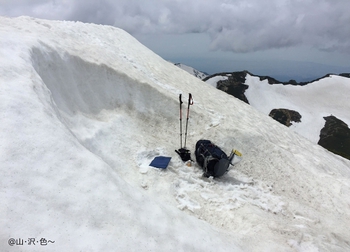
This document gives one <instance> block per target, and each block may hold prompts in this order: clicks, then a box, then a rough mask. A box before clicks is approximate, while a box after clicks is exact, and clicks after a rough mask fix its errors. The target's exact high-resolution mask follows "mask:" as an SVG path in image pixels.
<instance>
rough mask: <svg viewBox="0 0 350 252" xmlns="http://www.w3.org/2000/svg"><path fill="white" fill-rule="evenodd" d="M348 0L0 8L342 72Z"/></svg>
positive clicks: (300, 68)
mask: <svg viewBox="0 0 350 252" xmlns="http://www.w3.org/2000/svg"><path fill="white" fill-rule="evenodd" d="M349 9H350V1H348V0H303V1H302V0H245V1H244V0H148V1H140V0H51V1H50V0H33V1H27V0H11V1H10V0H8V1H6V0H5V1H3V0H2V1H1V5H0V15H3V16H10V17H16V16H20V15H28V16H32V17H37V18H45V19H55V20H72V21H82V22H88V23H97V24H106V25H113V26H116V27H119V28H122V29H124V30H126V31H127V32H129V33H130V34H132V35H133V36H134V37H136V38H137V39H138V40H139V41H140V42H142V43H143V44H144V45H146V46H147V47H149V48H150V49H152V50H153V51H154V52H156V53H157V54H159V55H160V56H161V57H163V58H164V59H166V60H169V61H172V62H174V63H177V62H180V63H183V64H186V65H189V66H192V67H194V68H196V69H198V70H201V71H205V72H208V73H210V74H212V73H216V72H224V71H240V70H248V71H250V72H252V73H254V74H259V75H270V76H272V77H275V78H277V79H280V80H282V81H285V80H289V79H296V80H298V81H304V80H310V79H314V78H318V77H321V76H323V75H325V74H327V73H343V72H350V26H349V24H350V13H349V11H348V10H349Z"/></svg>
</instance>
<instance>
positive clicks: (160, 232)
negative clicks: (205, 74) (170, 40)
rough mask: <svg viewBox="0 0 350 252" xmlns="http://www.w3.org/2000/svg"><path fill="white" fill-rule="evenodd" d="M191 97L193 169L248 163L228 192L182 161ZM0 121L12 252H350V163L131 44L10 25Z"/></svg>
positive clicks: (230, 180) (232, 174)
mask: <svg viewBox="0 0 350 252" xmlns="http://www.w3.org/2000/svg"><path fill="white" fill-rule="evenodd" d="M180 93H182V94H183V97H184V99H183V100H184V107H186V106H187V102H186V97H187V95H188V93H192V95H193V98H194V104H193V106H191V110H190V120H189V131H188V138H187V147H189V148H190V149H191V151H192V158H194V155H193V152H194V145H195V143H196V141H197V140H199V139H202V138H203V139H210V140H212V141H213V142H215V143H216V144H217V145H219V146H220V147H222V149H223V150H224V151H226V152H230V151H231V149H232V148H235V149H238V150H239V151H240V152H241V153H242V154H243V159H242V161H241V162H240V163H238V164H237V165H235V166H233V167H231V168H230V171H229V172H228V173H227V174H225V175H224V176H223V177H221V178H218V179H213V178H209V179H205V178H203V177H202V171H201V170H200V168H199V167H198V166H197V165H196V164H195V162H194V163H192V166H187V165H185V164H184V163H183V162H182V161H181V160H180V158H179V157H178V156H177V154H176V153H175V152H174V150H175V149H178V148H180V146H179V145H180V143H179V106H178V105H179V103H178V96H179V94H180ZM183 114H186V113H185V110H184V113H183ZM0 116H1V118H2V119H1V124H0V169H1V175H2V178H1V180H0V188H1V190H0V200H1V208H0V213H1V214H0V216H1V219H0V226H1V229H0V239H1V241H0V248H1V251H39V250H42V249H45V251H347V250H350V232H349V227H350V211H349V207H350V198H349V197H350V196H349V195H350V180H349V178H350V162H349V161H348V160H345V159H343V158H341V157H338V156H336V155H333V154H332V153H330V152H328V151H326V150H325V149H323V148H322V147H320V146H318V145H316V144H313V143H311V142H310V141H309V140H307V139H305V138H304V137H302V136H300V135H298V134H296V133H294V132H293V131H291V130H288V128H286V127H285V126H283V125H280V124H279V123H278V122H275V121H274V120H273V119H271V118H269V117H268V116H266V115H263V114H262V113H261V112H258V111H256V110H255V109H254V108H253V107H251V106H249V105H246V104H244V103H243V102H241V101H239V100H237V99H235V98H233V97H232V96H228V95H227V94H225V93H224V92H221V91H219V90H217V89H215V88H214V87H212V86H210V85H206V84H205V83H203V82H202V81H201V80H199V79H198V78H195V77H194V76H192V75H190V74H188V73H187V72H185V71H183V70H181V69H180V68H178V67H176V66H174V65H173V64H171V63H169V62H167V61H165V60H163V59H162V58H160V57H159V56H157V55H155V54H154V53H153V52H152V51H150V50H149V49H147V48H146V47H144V46H143V45H141V44H140V43H139V42H138V41H137V40H135V39H134V38H133V37H132V36H130V35H129V34H127V33H126V32H124V31H123V30H120V29H117V28H114V27H110V26H101V25H94V24H83V23H75V22H63V21H46V20H39V19H33V18H29V17H20V18H14V19H10V18H5V17H0ZM158 155H163V156H170V157H172V159H171V162H170V164H169V166H168V168H167V169H166V170H160V169H156V168H152V167H150V166H149V163H150V162H151V160H152V159H153V158H154V157H155V156H158ZM11 238H13V239H17V241H18V239H24V240H25V242H24V244H23V245H16V244H15V245H14V246H10V245H9V241H10V239H11ZM29 238H35V239H36V242H37V243H36V245H33V244H31V245H29V244H28V243H29V242H27V241H28V239H29ZM42 238H44V239H47V240H50V241H54V243H48V244H47V246H46V247H43V246H42V245H40V243H39V242H38V241H39V240H40V239H42ZM11 241H12V240H11ZM38 247H40V249H39V248H38Z"/></svg>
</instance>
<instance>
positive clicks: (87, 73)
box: [31, 44, 175, 120]
mask: <svg viewBox="0 0 350 252" xmlns="http://www.w3.org/2000/svg"><path fill="white" fill-rule="evenodd" d="M31 58H32V61H33V66H34V69H35V70H36V72H37V73H38V74H39V76H40V77H41V79H42V80H43V82H44V83H45V85H46V86H47V88H48V89H49V90H50V91H51V95H52V98H53V100H54V102H55V104H56V105H57V107H58V108H59V109H60V110H61V111H62V112H64V113H65V114H67V115H68V116H72V115H75V114H77V113H79V112H80V113H83V114H90V115H97V114H98V113H100V112H101V111H102V110H116V109H121V108H122V109H127V110H131V111H136V112H138V113H140V114H141V115H143V116H146V117H154V115H160V116H162V117H163V119H167V120H173V119H175V115H172V114H171V113H168V111H167V110H166V106H164V104H163V101H164V94H161V93H160V92H159V90H157V89H156V88H154V87H152V86H150V85H148V84H147V83H141V82H139V81H137V80H134V79H132V77H130V76H127V75H126V74H125V73H122V72H118V71H117V70H115V69H113V68H111V67H109V66H107V65H105V64H96V63H91V62H88V61H85V60H83V59H82V58H80V57H77V56H75V55H70V54H68V53H65V54H64V55H60V54H59V53H58V52H57V51H55V50H54V49H53V48H50V47H49V46H47V45H44V44H43V45H42V47H41V48H39V47H34V48H32V52H31ZM169 102H170V103H171V104H172V105H174V106H175V102H174V101H169Z"/></svg>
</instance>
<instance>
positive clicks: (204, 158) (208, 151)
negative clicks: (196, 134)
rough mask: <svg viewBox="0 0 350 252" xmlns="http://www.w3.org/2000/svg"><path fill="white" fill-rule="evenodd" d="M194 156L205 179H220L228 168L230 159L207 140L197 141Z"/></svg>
mask: <svg viewBox="0 0 350 252" xmlns="http://www.w3.org/2000/svg"><path fill="white" fill-rule="evenodd" d="M195 156H196V161H197V163H198V164H199V165H200V166H201V167H202V168H203V170H204V176H206V177H210V176H212V177H220V176H222V175H224V174H225V173H226V172H227V170H228V167H229V166H230V161H231V160H230V157H228V156H227V155H226V153H225V152H224V151H223V150H221V149H220V148H219V147H218V146H216V145H215V144H213V143H212V142H211V141H209V140H199V141H198V142H197V143H196V151H195Z"/></svg>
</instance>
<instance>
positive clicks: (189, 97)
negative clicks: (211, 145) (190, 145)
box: [184, 93, 193, 148]
mask: <svg viewBox="0 0 350 252" xmlns="http://www.w3.org/2000/svg"><path fill="white" fill-rule="evenodd" d="M190 105H193V99H192V95H191V93H189V94H188V107H187V118H186V130H185V145H184V148H186V138H187V126H188V118H189V115H190Z"/></svg>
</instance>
